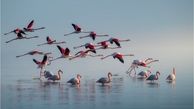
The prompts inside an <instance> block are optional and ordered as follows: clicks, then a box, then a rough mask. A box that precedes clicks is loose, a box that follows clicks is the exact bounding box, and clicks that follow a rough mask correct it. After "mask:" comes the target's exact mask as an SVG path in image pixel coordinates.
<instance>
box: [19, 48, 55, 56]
mask: <svg viewBox="0 0 194 109" xmlns="http://www.w3.org/2000/svg"><path fill="white" fill-rule="evenodd" d="M35 54H39V55H48V54H51V52H48V53H44V52H41V51H37V50H32V51H29V52H27V53H25V54H22V55H18V56H16V58H19V57H22V56H25V55H35Z"/></svg>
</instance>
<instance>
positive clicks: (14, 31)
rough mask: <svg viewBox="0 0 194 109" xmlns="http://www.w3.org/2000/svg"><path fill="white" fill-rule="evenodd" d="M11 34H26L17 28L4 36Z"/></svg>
mask: <svg viewBox="0 0 194 109" xmlns="http://www.w3.org/2000/svg"><path fill="white" fill-rule="evenodd" d="M10 33H15V34H18V33H22V34H26V33H25V32H24V31H23V30H21V29H20V28H16V29H14V30H13V31H10V32H8V33H4V35H8V34H10Z"/></svg>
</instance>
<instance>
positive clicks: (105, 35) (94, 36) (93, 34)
mask: <svg viewBox="0 0 194 109" xmlns="http://www.w3.org/2000/svg"><path fill="white" fill-rule="evenodd" d="M107 36H108V35H107V34H96V33H95V32H94V31H92V32H90V34H89V35H87V36H81V37H79V38H80V39H82V38H86V37H91V38H92V39H93V40H95V39H96V37H107Z"/></svg>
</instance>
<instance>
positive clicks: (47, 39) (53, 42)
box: [37, 36, 66, 46]
mask: <svg viewBox="0 0 194 109" xmlns="http://www.w3.org/2000/svg"><path fill="white" fill-rule="evenodd" d="M46 41H47V42H46V43H43V44H39V45H37V46H41V45H47V44H48V45H52V44H62V43H66V42H65V41H61V42H56V40H52V39H51V38H50V37H49V36H47V37H46Z"/></svg>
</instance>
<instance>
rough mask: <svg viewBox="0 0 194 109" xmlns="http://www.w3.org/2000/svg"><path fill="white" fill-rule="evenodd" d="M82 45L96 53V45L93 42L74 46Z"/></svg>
mask: <svg viewBox="0 0 194 109" xmlns="http://www.w3.org/2000/svg"><path fill="white" fill-rule="evenodd" d="M80 47H85V48H86V49H87V48H89V49H90V50H92V52H94V53H96V50H95V45H94V44H93V43H86V44H84V45H80V46H76V47H73V48H74V49H77V48H80Z"/></svg>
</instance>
